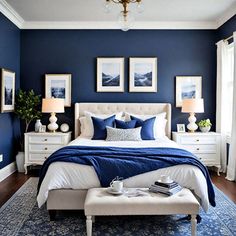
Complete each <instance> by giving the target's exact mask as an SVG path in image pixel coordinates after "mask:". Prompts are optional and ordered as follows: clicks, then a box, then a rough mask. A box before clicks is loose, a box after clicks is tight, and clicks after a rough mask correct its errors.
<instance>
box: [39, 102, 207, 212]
mask: <svg viewBox="0 0 236 236" xmlns="http://www.w3.org/2000/svg"><path fill="white" fill-rule="evenodd" d="M85 111H90V112H92V113H94V114H112V113H117V112H130V113H134V114H149V115H155V114H159V113H162V112H165V113H166V119H167V123H166V128H165V134H166V137H163V138H159V139H158V140H150V141H145V142H142V141H140V142H139V143H138V145H137V142H132V141H130V142H109V143H108V142H106V141H103V140H93V141H91V140H90V139H88V138H84V137H80V122H79V118H80V117H82V116H84V112H85ZM170 137H171V105H170V104H168V103H151V104H148V103H138V104H137V103H76V104H75V140H73V141H72V142H71V143H70V144H69V145H73V146H75V145H76V146H80V145H81V146H114V147H115V146H117V145H118V146H119V147H132V148H135V147H137V146H139V147H174V148H177V147H178V146H177V144H176V143H175V142H173V141H171V140H170ZM163 174H165V175H170V177H171V178H172V179H174V180H175V181H177V182H179V184H181V185H183V186H184V187H187V188H190V189H191V190H193V191H194V194H195V195H196V197H197V198H198V200H199V202H200V204H201V206H202V207H203V209H204V210H205V211H207V209H208V207H209V199H208V194H207V184H206V179H205V178H204V176H203V174H202V173H201V171H200V170H199V169H198V168H197V167H195V166H190V165H179V166H172V167H168V168H163V169H159V170H155V171H150V172H147V173H143V174H140V175H138V176H134V177H131V178H128V179H125V180H124V185H125V186H126V187H149V186H150V185H151V184H153V182H154V181H156V180H157V179H158V178H159V177H160V176H161V175H163ZM78 179H79V180H80V181H77V180H78ZM93 187H100V182H99V180H98V178H97V176H96V172H95V171H94V169H93V167H92V166H87V165H80V164H74V163H66V162H56V163H53V164H52V165H51V166H50V167H49V169H48V171H47V174H46V176H45V178H44V180H43V183H42V185H41V187H40V191H39V194H38V197H37V201H38V205H39V207H41V206H42V205H43V204H44V203H45V202H46V204H47V209H48V210H49V213H51V216H53V214H54V213H55V210H80V209H84V201H85V197H86V193H87V190H88V189H89V188H93Z"/></svg>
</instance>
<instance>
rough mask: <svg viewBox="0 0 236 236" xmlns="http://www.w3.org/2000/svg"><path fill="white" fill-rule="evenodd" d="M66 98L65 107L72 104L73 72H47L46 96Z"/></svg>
mask: <svg viewBox="0 0 236 236" xmlns="http://www.w3.org/2000/svg"><path fill="white" fill-rule="evenodd" d="M52 97H54V98H64V100H65V107H70V106H71V74H46V75H45V98H52Z"/></svg>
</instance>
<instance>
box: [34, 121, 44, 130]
mask: <svg viewBox="0 0 236 236" xmlns="http://www.w3.org/2000/svg"><path fill="white" fill-rule="evenodd" d="M41 126H42V123H41V121H40V120H39V119H38V120H36V122H35V125H34V131H35V132H39V130H40V127H41Z"/></svg>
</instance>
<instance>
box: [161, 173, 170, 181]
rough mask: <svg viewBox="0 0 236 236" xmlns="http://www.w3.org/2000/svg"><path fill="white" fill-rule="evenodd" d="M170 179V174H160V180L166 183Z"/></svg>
mask: <svg viewBox="0 0 236 236" xmlns="http://www.w3.org/2000/svg"><path fill="white" fill-rule="evenodd" d="M170 181H171V179H170V176H168V175H161V182H163V183H168V182H170Z"/></svg>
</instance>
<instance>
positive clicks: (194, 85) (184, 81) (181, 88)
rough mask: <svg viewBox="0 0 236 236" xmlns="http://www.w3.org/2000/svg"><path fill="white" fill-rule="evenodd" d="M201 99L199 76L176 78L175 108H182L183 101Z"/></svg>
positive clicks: (200, 80)
mask: <svg viewBox="0 0 236 236" xmlns="http://www.w3.org/2000/svg"><path fill="white" fill-rule="evenodd" d="M201 97H202V77H201V76H176V107H182V101H183V99H188V98H201Z"/></svg>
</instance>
